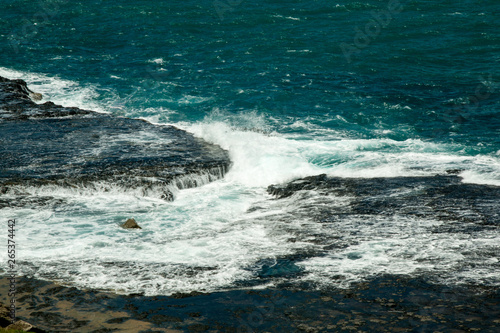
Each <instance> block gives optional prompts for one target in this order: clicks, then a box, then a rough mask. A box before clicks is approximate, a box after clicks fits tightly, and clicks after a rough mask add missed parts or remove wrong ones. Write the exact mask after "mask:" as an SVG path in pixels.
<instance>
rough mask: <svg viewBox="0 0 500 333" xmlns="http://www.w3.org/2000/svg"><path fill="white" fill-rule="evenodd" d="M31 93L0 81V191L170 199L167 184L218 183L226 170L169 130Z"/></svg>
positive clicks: (213, 154) (210, 150) (201, 147)
mask: <svg viewBox="0 0 500 333" xmlns="http://www.w3.org/2000/svg"><path fill="white" fill-rule="evenodd" d="M34 94H35V93H33V92H32V91H31V90H29V89H28V87H27V85H26V83H25V82H24V81H22V80H9V79H6V78H3V77H0V141H1V142H2V144H1V145H0V156H2V158H1V159H0V193H3V194H11V195H20V196H22V195H25V194H26V193H25V192H23V191H24V189H26V188H27V187H40V186H47V185H49V186H53V185H57V186H63V187H69V188H75V189H78V188H87V189H94V190H99V189H104V190H108V189H109V187H113V188H121V189H123V190H124V191H128V190H131V189H132V190H134V189H135V190H137V191H138V192H141V193H142V194H143V195H146V196H157V197H161V198H163V199H165V200H171V199H172V198H173V194H172V191H171V187H172V186H174V187H175V186H177V185H180V187H193V186H199V185H200V184H202V183H204V182H209V181H213V180H216V179H219V178H221V177H223V176H224V174H225V172H226V170H227V169H228V167H229V165H230V161H229V157H228V154H227V152H226V151H225V150H223V149H222V148H220V147H219V146H216V145H213V144H209V143H207V142H205V141H203V140H201V139H199V138H196V137H194V136H193V135H192V134H190V133H187V132H185V131H183V130H180V129H178V128H175V127H173V126H157V125H153V124H151V123H149V122H147V121H144V120H139V119H128V118H121V117H114V116H112V115H110V114H104V113H98V112H93V111H88V110H82V109H79V108H67V107H63V106H59V105H55V104H54V103H52V102H46V103H43V104H37V103H35V102H34V101H33V100H32V98H35V97H37V98H39V97H41V96H37V95H34ZM30 96H31V97H30ZM179 182H181V183H182V184H177V183H179ZM177 187H179V186H177ZM0 207H1V200H0Z"/></svg>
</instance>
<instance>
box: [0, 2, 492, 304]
mask: <svg viewBox="0 0 500 333" xmlns="http://www.w3.org/2000/svg"><path fill="white" fill-rule="evenodd" d="M0 50H1V52H0V76H4V77H7V78H11V79H14V78H22V79H24V80H26V81H27V82H28V84H29V86H30V88H31V89H32V90H34V91H36V92H40V93H42V94H43V95H44V100H43V101H42V102H44V101H47V100H50V101H53V102H55V103H57V104H62V105H64V106H77V107H80V108H84V109H91V110H96V111H100V112H108V113H111V114H114V115H116V116H125V117H131V118H142V119H146V120H148V121H150V122H153V123H156V124H170V125H174V126H177V127H179V128H181V129H184V130H186V131H188V132H191V133H194V134H195V135H196V136H198V137H200V138H203V139H205V140H206V141H209V142H211V143H215V144H217V145H220V146H221V147H222V148H224V149H226V150H228V151H229V154H230V157H231V160H232V163H233V165H232V167H231V169H230V171H229V172H228V173H227V175H226V177H225V178H224V179H222V180H219V181H216V182H213V183H210V184H208V185H205V186H202V187H198V188H193V189H185V190H180V191H178V192H177V193H176V195H175V200H174V201H173V202H166V201H163V200H160V199H156V198H152V197H148V196H141V195H139V194H138V193H136V192H134V193H128V192H124V191H115V192H114V191H98V190H95V189H92V190H91V189H88V190H86V189H77V190H74V191H70V190H67V189H62V188H57V187H54V188H52V189H47V188H45V189H44V193H43V195H45V196H52V197H53V198H54V200H57V199H64V201H65V204H64V205H53V206H51V205H48V206H47V207H43V208H40V207H37V206H33V207H29V206H24V207H21V208H19V207H17V208H4V209H1V210H0V216H1V219H2V220H7V219H13V218H15V219H16V221H17V226H18V230H17V233H16V242H17V244H18V245H17V247H18V258H17V259H18V261H19V263H20V264H19V266H18V269H19V271H20V273H21V274H24V275H29V276H35V277H38V278H44V279H50V280H56V281H60V282H63V283H67V284H70V285H75V286H78V287H91V288H103V289H110V290H115V291H117V292H121V293H145V294H147V295H170V294H172V293H174V292H189V291H193V290H198V291H200V290H201V291H216V290H231V289H235V288H242V287H248V286H252V287H254V288H265V287H269V286H276V285H279V284H280V283H287V284H291V285H295V286H304V285H307V286H309V287H312V288H329V287H347V286H349V284H351V283H353V282H359V281H363V280H366V279H370V278H372V277H376V276H378V275H380V274H386V273H387V274H405V275H409V276H419V277H424V278H426V279H428V280H429V281H431V282H436V283H445V284H461V283H469V284H480V285H489V286H498V285H500V275H499V274H498V271H499V268H500V263H499V261H498V257H499V254H500V248H499V244H500V230H499V223H500V221H499V220H498V215H496V217H495V218H493V220H490V221H489V227H488V228H487V229H480V228H479V229H478V228H476V229H474V230H472V231H471V229H470V228H469V229H468V228H462V229H461V228H450V230H449V231H447V232H436V228H441V229H446V223H447V222H446V221H444V220H442V219H439V218H437V217H436V216H435V215H432V214H431V215H425V216H417V217H415V216H414V215H412V216H408V215H404V214H399V215H398V214H396V215H394V216H393V217H391V218H390V219H389V218H385V217H383V214H382V215H381V216H377V215H373V216H372V217H370V218H369V219H363V218H359V217H350V216H348V215H346V216H345V217H344V220H342V221H341V223H335V224H330V225H329V227H327V228H325V227H323V226H322V225H320V224H318V223H312V222H311V221H309V220H307V218H306V217H305V216H307V215H308V214H307V209H310V210H311V212H313V211H314V210H315V209H318V207H319V208H325V209H328V208H329V207H334V206H341V205H343V204H346V200H347V199H346V198H345V197H335V196H329V197H328V200H326V199H325V200H323V199H322V196H324V194H322V193H320V191H309V192H307V195H305V194H304V195H296V196H291V197H289V198H287V199H286V200H284V201H279V200H274V197H273V196H271V195H270V194H269V193H268V192H267V191H266V189H267V187H268V186H269V185H271V184H280V183H285V182H289V181H292V180H295V179H298V178H303V177H307V176H313V175H318V174H327V175H328V176H331V177H341V178H357V177H365V178H378V177H384V178H393V177H427V176H435V175H436V174H439V175H446V174H447V171H448V172H449V171H450V170H452V171H453V173H458V176H459V177H461V182H462V183H463V184H481V185H485V186H500V139H499V138H500V3H499V2H498V1H495V0H485V1H481V2H478V1H472V0H460V1H451V0H439V1H422V0H418V1H417V0H414V1H410V0H408V1H405V0H400V1H374V0H373V1H366V0H361V1H340V0H334V1H325V0H319V1H307V2H306V1H297V0H295V1H286V2H285V1H276V0H275V1H261V0H257V1H246V0H237V1H231V0H220V1H219V0H216V1H211V0H196V1H194V0H187V1H151V0H137V1H131V0H115V1H97V0H86V1H67V0H40V1H26V0H13V1H8V2H7V1H3V2H1V4H0ZM136 139H137V140H142V139H144V138H141V137H140V135H138V137H137V138H136ZM148 140H151V138H149V137H148ZM421 185H422V186H424V187H425V182H424V184H421ZM417 190H418V188H409V189H408V191H409V192H411V191H417ZM40 195H41V194H40ZM436 200H439V198H437V199H436ZM308 203H309V204H308ZM408 204H411V202H408ZM489 204H490V205H492V207H493V208H492V210H493V211H495V210H496V211H498V210H499V209H500V203H499V202H496V203H495V202H494V201H492V202H490V203H489ZM297 207H301V208H302V209H303V210H302V211H301V214H295V213H293V212H292V211H293V210H294V209H296V208H297ZM401 207H406V206H405V202H404V201H403V202H402V203H401ZM452 208H453V207H452ZM459 208H460V210H461V211H462V212H463V211H464V209H466V208H467V205H466V204H465V206H462V207H459ZM490 208H491V207H490ZM471 209H472V208H471ZM304 210H306V213H304ZM290 212H292V213H290ZM470 213H471V214H472V213H474V212H470ZM464 214H465V213H464ZM129 217H133V218H135V219H136V220H137V221H138V222H139V224H140V225H141V226H142V227H143V229H142V230H140V231H134V232H130V231H127V230H122V229H120V228H119V227H118V224H119V223H121V222H123V221H124V220H125V219H127V218H129ZM291 226H293V227H291ZM304 234H307V235H313V236H311V237H302V238H301V237H297V235H299V236H300V235H304ZM332 235H334V236H335V237H336V239H337V240H338V239H340V240H341V241H343V242H344V246H342V247H341V248H339V247H328V246H327V245H328V244H326V243H325V242H319V243H318V242H316V241H315V237H316V238H328V237H329V236H332ZM0 237H1V239H6V237H7V230H5V232H4V233H2V234H1V235H0ZM332 237H333V236H332ZM291 239H294V241H291ZM284 260H285V263H284ZM1 265H5V263H2V264H1ZM5 267H6V266H4V268H5ZM263 277H265V278H263ZM269 277H272V278H269Z"/></svg>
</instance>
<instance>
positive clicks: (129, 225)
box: [122, 219, 142, 229]
mask: <svg viewBox="0 0 500 333" xmlns="http://www.w3.org/2000/svg"><path fill="white" fill-rule="evenodd" d="M122 228H124V229H142V228H141V227H140V226H139V225H138V224H137V222H136V221H135V219H128V220H127V221H126V222H125V223H123V224H122Z"/></svg>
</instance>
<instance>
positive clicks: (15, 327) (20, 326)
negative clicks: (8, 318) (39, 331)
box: [6, 320, 33, 332]
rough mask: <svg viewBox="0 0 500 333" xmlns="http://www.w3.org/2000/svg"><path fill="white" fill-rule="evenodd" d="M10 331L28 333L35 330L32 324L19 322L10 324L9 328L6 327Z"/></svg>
mask: <svg viewBox="0 0 500 333" xmlns="http://www.w3.org/2000/svg"><path fill="white" fill-rule="evenodd" d="M6 328H7V329H8V330H9V329H10V330H18V331H23V332H28V331H29V330H31V329H32V328H33V325H31V324H30V323H27V322H25V321H24V320H18V321H16V322H15V323H14V324H10V325H9V326H7V327H6Z"/></svg>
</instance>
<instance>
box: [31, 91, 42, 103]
mask: <svg viewBox="0 0 500 333" xmlns="http://www.w3.org/2000/svg"><path fill="white" fill-rule="evenodd" d="M30 97H31V99H32V100H34V101H41V100H42V99H43V95H42V94H40V93H36V92H30Z"/></svg>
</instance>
